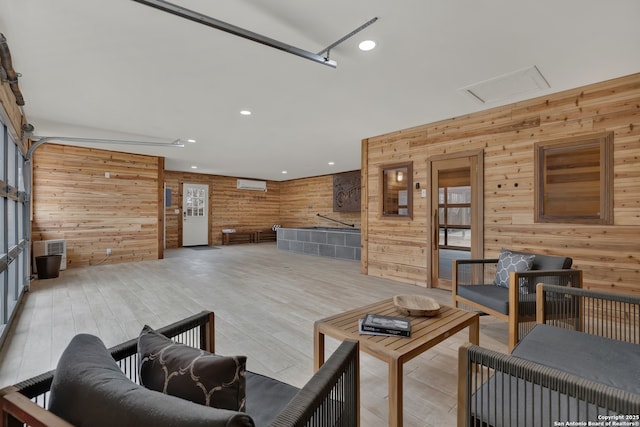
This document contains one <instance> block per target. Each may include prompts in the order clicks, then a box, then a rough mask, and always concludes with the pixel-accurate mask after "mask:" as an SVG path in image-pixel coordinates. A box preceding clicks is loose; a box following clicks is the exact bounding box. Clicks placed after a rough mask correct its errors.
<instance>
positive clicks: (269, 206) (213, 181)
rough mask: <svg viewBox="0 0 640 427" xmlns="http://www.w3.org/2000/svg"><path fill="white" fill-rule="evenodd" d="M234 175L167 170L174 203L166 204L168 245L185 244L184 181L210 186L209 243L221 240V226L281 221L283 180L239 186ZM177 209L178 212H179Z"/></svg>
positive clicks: (260, 226)
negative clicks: (256, 187) (250, 187)
mask: <svg viewBox="0 0 640 427" xmlns="http://www.w3.org/2000/svg"><path fill="white" fill-rule="evenodd" d="M236 180H237V178H235V177H228V176H219V175H207V174H197V173H189V172H175V171H166V172H165V181H166V185H167V188H169V189H171V206H169V207H167V208H166V221H167V248H177V247H180V246H181V245H182V220H181V218H182V184H183V183H185V182H187V183H193V184H207V185H208V186H209V201H210V205H209V206H210V209H209V224H210V236H209V244H210V245H221V244H222V229H224V228H235V229H236V230H237V231H256V230H270V229H271V227H272V226H273V225H274V224H278V223H280V183H279V182H276V181H267V191H266V192H264V191H255V190H238V189H237V188H236ZM176 212H177V213H176Z"/></svg>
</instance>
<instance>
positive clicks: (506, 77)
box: [459, 65, 551, 104]
mask: <svg viewBox="0 0 640 427" xmlns="http://www.w3.org/2000/svg"><path fill="white" fill-rule="evenodd" d="M550 87H551V86H550V85H549V83H548V82H547V79H545V78H544V76H543V75H542V73H540V70H538V67H536V66H535V65H534V66H533V67H529V68H523V69H522V70H518V71H514V72H512V73H507V74H503V75H501V76H498V77H494V78H492V79H489V80H485V81H483V82H479V83H474V84H472V85H470V86H466V87H463V88H460V89H459V90H460V91H462V92H464V93H466V94H467V95H469V96H471V97H472V98H473V99H475V100H476V101H479V102H481V103H483V104H489V103H492V102H499V101H507V100H517V99H522V98H521V97H522V96H523V95H527V94H532V93H535V92H538V91H540V90H543V89H548V88H550Z"/></svg>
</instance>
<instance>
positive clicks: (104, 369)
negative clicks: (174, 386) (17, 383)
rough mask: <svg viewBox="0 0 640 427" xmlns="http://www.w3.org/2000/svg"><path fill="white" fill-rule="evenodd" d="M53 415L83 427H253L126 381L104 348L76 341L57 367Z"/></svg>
mask: <svg viewBox="0 0 640 427" xmlns="http://www.w3.org/2000/svg"><path fill="white" fill-rule="evenodd" d="M49 410H50V411H51V412H53V413H54V414H56V415H58V416H59V417H61V418H63V419H65V420H66V421H68V422H70V423H71V424H73V425H75V426H78V427H83V426H87V427H89V426H91V427H113V426H118V427H139V426H154V427H177V426H181V427H201V426H202V427H205V426H213V427H218V426H220V427H222V426H224V427H252V426H254V423H253V420H252V419H251V417H250V416H248V415H247V414H244V413H242V412H235V411H229V410H225V409H217V408H209V407H207V406H203V405H198V404H196V403H192V402H189V401H187V400H183V399H180V398H177V397H173V396H169V395H166V394H162V393H158V392H156V391H153V390H148V389H146V388H144V387H143V386H140V385H137V384H135V383H134V382H132V381H131V380H130V379H129V378H127V377H126V376H125V375H124V373H123V372H122V371H121V370H120V368H119V367H118V365H117V364H116V362H115V360H113V358H112V357H111V355H110V354H109V352H108V350H107V349H106V348H105V346H104V344H103V342H102V341H101V340H100V339H99V338H98V337H95V336H93V335H88V334H80V335H76V336H75V337H74V338H73V339H72V340H71V342H70V343H69V345H68V346H67V348H66V349H65V351H64V352H63V353H62V356H61V357H60V360H59V362H58V367H57V369H56V372H55V375H54V377H53V383H52V385H51V397H50V400H49Z"/></svg>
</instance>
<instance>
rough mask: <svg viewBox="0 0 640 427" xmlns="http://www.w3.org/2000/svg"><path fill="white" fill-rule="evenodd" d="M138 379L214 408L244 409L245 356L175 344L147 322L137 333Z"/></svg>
mask: <svg viewBox="0 0 640 427" xmlns="http://www.w3.org/2000/svg"><path fill="white" fill-rule="evenodd" d="M138 355H139V358H140V359H139V360H140V383H141V384H142V385H144V386H145V387H147V388H149V389H151V390H156V391H159V392H162V393H165V394H170V395H172V396H176V397H180V398H182V399H187V400H190V401H192V402H195V403H199V404H202V405H206V406H212V407H215V408H221V409H229V410H232V411H244V410H245V405H246V364H247V358H246V356H230V357H225V356H220V355H217V354H213V353H209V352H207V351H204V350H200V349H197V348H193V347H190V346H187V345H184V344H178V343H175V342H173V341H172V340H170V339H169V338H167V337H165V336H164V335H162V334H160V333H158V332H156V331H154V330H153V329H152V328H150V327H149V326H146V325H145V327H144V328H143V329H142V332H141V333H140V336H139V337H138Z"/></svg>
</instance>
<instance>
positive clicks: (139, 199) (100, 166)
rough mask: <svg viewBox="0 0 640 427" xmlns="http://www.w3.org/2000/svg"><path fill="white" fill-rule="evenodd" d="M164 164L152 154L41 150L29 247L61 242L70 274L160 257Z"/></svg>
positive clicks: (35, 169) (45, 147)
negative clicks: (108, 252) (73, 270)
mask: <svg viewBox="0 0 640 427" xmlns="http://www.w3.org/2000/svg"><path fill="white" fill-rule="evenodd" d="M163 166H164V159H162V158H159V157H154V156H145V155H137V154H128V153H121V152H114V151H106V150H99V149H90V148H81V147H72V146H66V145H58V144H50V143H46V144H43V145H41V146H40V147H39V148H37V149H36V150H35V152H34V157H33V192H32V200H33V221H32V234H31V239H32V241H35V240H48V239H65V240H66V241H67V267H68V268H70V267H79V266H86V265H96V264H102V263H105V264H106V263H118V262H131V261H143V260H152V259H158V258H159V257H162V245H159V241H161V240H160V237H161V235H162V234H161V231H162V218H161V217H160V215H159V209H158V206H161V204H162V195H163V194H162V187H161V186H160V187H159V184H158V183H161V182H163V181H162V174H163V172H164V171H163ZM106 172H108V173H109V174H110V178H106V177H105V173H106ZM107 248H111V250H112V254H111V256H109V257H108V258H107V257H106V249H107Z"/></svg>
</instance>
